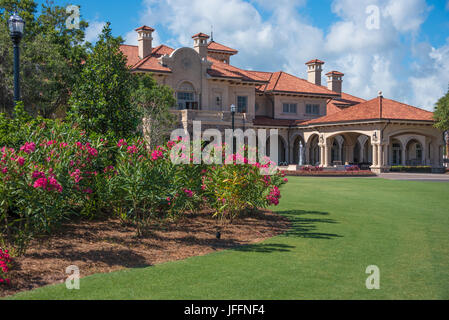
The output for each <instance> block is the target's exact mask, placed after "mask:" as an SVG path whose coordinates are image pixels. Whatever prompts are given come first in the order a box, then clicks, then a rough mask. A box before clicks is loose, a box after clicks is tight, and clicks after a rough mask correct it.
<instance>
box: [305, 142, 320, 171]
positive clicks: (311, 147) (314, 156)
mask: <svg viewBox="0 0 449 320" xmlns="http://www.w3.org/2000/svg"><path fill="white" fill-rule="evenodd" d="M319 141H320V138H319V136H318V135H317V134H314V135H313V136H311V137H310V139H309V143H308V148H307V149H308V152H307V153H308V160H307V162H308V164H310V165H312V166H319V165H320V162H321V157H320V146H319Z"/></svg>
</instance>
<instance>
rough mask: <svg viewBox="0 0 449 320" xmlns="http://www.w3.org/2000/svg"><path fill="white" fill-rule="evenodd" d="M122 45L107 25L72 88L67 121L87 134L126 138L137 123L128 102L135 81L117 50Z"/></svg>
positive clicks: (137, 113) (136, 114)
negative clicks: (75, 124) (76, 124)
mask: <svg viewBox="0 0 449 320" xmlns="http://www.w3.org/2000/svg"><path fill="white" fill-rule="evenodd" d="M122 42H123V40H122V39H121V38H120V37H118V38H115V37H113V36H112V33H111V28H110V23H107V24H106V26H105V27H104V28H103V31H102V33H101V35H100V38H99V40H98V42H97V43H96V45H95V47H94V48H93V51H92V53H91V54H90V55H89V56H88V57H87V60H86V63H85V64H84V67H83V69H82V71H81V75H80V77H79V79H78V81H77V83H76V85H75V86H74V88H73V92H72V95H71V98H70V101H69V103H70V110H69V118H70V119H71V120H73V121H75V122H77V123H78V125H79V126H80V127H81V128H83V129H84V130H86V131H87V132H89V133H97V134H103V135H105V134H113V135H114V136H115V137H120V138H127V137H129V136H131V135H133V134H135V133H136V130H137V126H138V124H139V122H140V119H141V115H140V113H139V111H138V110H137V109H136V108H135V107H134V106H133V104H132V100H131V94H132V90H133V88H135V86H136V78H135V77H133V75H132V73H131V72H130V70H129V68H128V67H127V64H126V58H125V56H124V55H123V53H122V52H121V51H120V44H121V43H122Z"/></svg>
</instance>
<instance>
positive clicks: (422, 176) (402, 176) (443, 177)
mask: <svg viewBox="0 0 449 320" xmlns="http://www.w3.org/2000/svg"><path fill="white" fill-rule="evenodd" d="M379 177H380V178H384V179H388V180H407V181H439V182H449V174H430V173H381V174H379Z"/></svg>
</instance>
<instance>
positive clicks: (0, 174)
mask: <svg viewBox="0 0 449 320" xmlns="http://www.w3.org/2000/svg"><path fill="white" fill-rule="evenodd" d="M22 134H23V133H22ZM27 137H28V139H29V140H27V141H26V142H23V144H22V145H20V146H19V147H16V148H12V147H6V146H5V147H3V148H2V149H1V151H0V156H1V160H0V241H1V242H0V244H1V245H2V246H3V247H8V248H10V249H11V251H12V252H13V254H14V255H22V254H24V253H25V251H26V249H27V247H28V245H29V243H30V241H31V240H32V239H35V238H37V237H40V236H48V235H51V234H52V233H53V232H54V231H56V230H58V228H59V227H60V225H61V223H62V222H64V221H68V220H70V219H73V218H74V217H82V218H89V219H94V218H100V217H106V218H107V217H110V216H116V217H119V218H120V219H121V220H122V221H123V222H126V223H132V224H133V225H135V227H136V231H137V236H142V235H143V234H144V233H145V230H148V226H149V225H150V222H151V221H153V220H154V219H176V218H178V217H180V216H182V215H183V214H185V212H187V211H189V210H190V211H197V210H199V209H200V208H202V207H205V206H207V207H208V208H210V209H212V210H213V212H214V215H215V216H217V217H220V218H221V219H222V220H223V219H229V220H231V221H232V219H234V218H235V217H236V216H237V215H238V214H240V213H242V212H245V211H248V210H255V209H257V208H265V207H268V206H270V205H277V204H279V199H280V198H281V194H280V189H279V188H280V187H281V186H282V185H283V184H285V183H286V182H287V179H285V175H284V174H282V173H276V174H274V175H271V176H270V175H264V174H265V173H268V168H269V166H270V164H271V163H269V162H268V161H266V159H265V164H260V163H258V162H255V164H249V160H248V159H247V158H245V155H246V154H247V153H245V152H242V153H237V154H235V155H233V161H232V163H231V164H226V165H210V164H206V163H204V162H200V164H198V165H194V164H182V163H180V164H175V162H173V161H172V160H171V152H172V149H173V148H174V147H175V146H177V144H179V143H181V139H178V140H177V141H169V142H168V143H166V144H164V145H162V146H157V147H156V148H154V149H150V148H149V146H148V145H147V144H146V142H145V141H144V140H142V139H140V138H135V139H130V140H129V141H126V140H124V139H120V140H118V141H114V140H108V139H107V138H106V137H105V138H102V137H100V136H95V137H93V136H90V137H89V136H87V135H86V134H85V132H84V131H82V130H80V129H78V128H76V126H72V125H70V124H67V123H62V122H58V121H52V122H47V121H41V122H40V123H39V124H38V125H36V126H35V130H34V131H32V132H30V134H29V135H27ZM21 139H22V138H20V139H18V140H17V141H21ZM222 149H223V150H224V149H225V148H223V147H222ZM180 150H182V148H180ZM190 150H193V148H191V149H190ZM181 152H182V157H183V158H188V160H193V154H192V151H190V153H187V152H184V151H181ZM238 159H239V160H241V161H240V162H238V161H236V160H238ZM238 163H241V164H238ZM251 163H253V162H251ZM264 170H265V172H264Z"/></svg>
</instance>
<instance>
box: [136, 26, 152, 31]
mask: <svg viewBox="0 0 449 320" xmlns="http://www.w3.org/2000/svg"><path fill="white" fill-rule="evenodd" d="M140 30H145V31H154V29H153V28H151V27H149V26H141V27H140V28H137V29H136V30H135V31H140Z"/></svg>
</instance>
